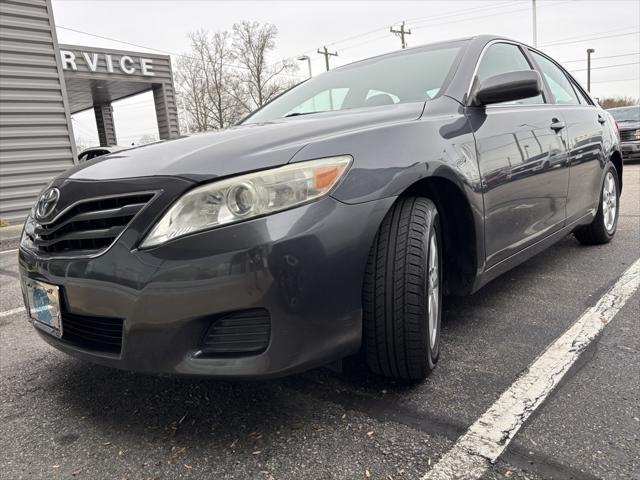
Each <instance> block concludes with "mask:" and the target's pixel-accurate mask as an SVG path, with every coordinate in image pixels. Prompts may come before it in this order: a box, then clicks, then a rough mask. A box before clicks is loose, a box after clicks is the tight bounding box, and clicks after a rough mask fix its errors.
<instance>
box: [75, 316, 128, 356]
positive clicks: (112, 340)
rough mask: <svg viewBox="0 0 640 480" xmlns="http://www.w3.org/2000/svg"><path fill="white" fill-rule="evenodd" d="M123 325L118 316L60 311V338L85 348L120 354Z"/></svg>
mask: <svg viewBox="0 0 640 480" xmlns="http://www.w3.org/2000/svg"><path fill="white" fill-rule="evenodd" d="M123 325H124V322H123V321H122V320H121V319H119V318H109V317H88V316H85V315H74V314H71V313H66V312H62V339H63V340H65V341H66V342H68V343H70V344H72V345H75V346H78V347H81V348H84V349H86V350H94V351H98V352H104V353H114V354H120V350H121V349H122V329H123Z"/></svg>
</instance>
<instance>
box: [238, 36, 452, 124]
mask: <svg viewBox="0 0 640 480" xmlns="http://www.w3.org/2000/svg"><path fill="white" fill-rule="evenodd" d="M461 45H462V43H456V44H453V45H452V44H449V45H447V46H442V45H441V46H433V47H429V48H428V49H420V50H415V51H405V52H402V53H400V54H395V55H383V56H381V57H376V58H372V59H369V60H363V61H361V62H356V63H354V64H351V65H346V66H344V67H340V68H336V69H335V70H331V71H329V72H326V73H323V74H321V75H318V76H317V77H313V78H311V79H309V80H307V81H306V82H304V83H301V84H300V85H298V86H296V87H294V88H292V89H291V90H289V91H288V92H286V93H284V94H283V95H281V96H280V97H278V98H276V99H275V100H273V101H272V102H271V103H269V104H267V105H265V106H264V107H263V108H262V109H261V110H259V111H257V112H256V113H254V114H253V115H251V116H250V117H249V118H248V119H247V120H246V121H245V123H256V122H268V121H272V120H276V119H279V118H282V117H285V116H287V115H291V114H301V113H312V112H319V111H326V110H344V109H348V108H362V107H376V106H381V105H391V104H395V103H410V102H424V101H425V100H429V99H430V98H433V97H434V96H436V95H437V94H438V93H439V92H440V90H441V88H442V86H443V85H444V81H445V79H446V78H447V75H448V74H449V71H450V70H451V67H452V65H453V64H454V61H455V59H456V56H457V55H458V52H459V51H460V47H461Z"/></svg>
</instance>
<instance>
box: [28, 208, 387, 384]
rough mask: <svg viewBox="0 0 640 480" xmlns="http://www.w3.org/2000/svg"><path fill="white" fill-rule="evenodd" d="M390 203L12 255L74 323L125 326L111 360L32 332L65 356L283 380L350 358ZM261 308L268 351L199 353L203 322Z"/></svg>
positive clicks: (295, 212)
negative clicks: (155, 241) (94, 249)
mask: <svg viewBox="0 0 640 480" xmlns="http://www.w3.org/2000/svg"><path fill="white" fill-rule="evenodd" d="M393 200H394V199H392V198H389V199H384V200H379V201H375V202H368V203H362V204H357V205H346V204H343V203H341V202H339V201H337V200H335V199H333V198H331V197H327V198H325V199H323V200H321V201H318V202H316V203H312V204H309V205H306V206H302V207H299V208H295V209H292V210H288V211H284V212H280V213H277V214H274V215H270V216H267V217H263V218H258V219H253V220H250V221H247V222H244V223H240V224H235V225H229V226H226V227H221V228H217V229H214V230H210V231H207V232H201V233H198V234H194V235H191V236H188V237H184V238H181V239H177V240H174V241H172V242H170V243H168V244H165V245H163V246H159V247H156V248H153V249H149V250H137V249H136V248H132V246H131V245H130V244H128V243H127V241H126V240H123V239H126V238H127V236H126V235H123V239H120V240H118V241H117V242H116V243H115V244H114V245H113V246H112V247H111V248H109V249H108V250H107V251H106V252H105V253H103V254H102V255H100V256H98V257H95V258H77V259H54V258H49V259H43V258H39V257H38V256H37V255H36V254H34V253H32V252H30V251H28V250H25V249H22V248H21V249H20V254H19V256H20V271H21V274H22V275H23V276H26V277H29V278H32V279H35V280H40V281H44V282H47V283H50V284H54V285H58V286H60V287H61V292H62V294H61V295H62V298H63V307H64V309H65V310H66V311H68V312H69V313H70V314H72V315H74V316H80V317H81V316H88V317H110V318H119V319H123V320H124V325H123V335H122V347H121V351H120V353H119V354H107V353H101V352H98V351H92V350H91V349H86V348H82V347H80V346H78V345H74V344H72V343H69V342H67V341H65V340H64V339H62V340H59V339H57V338H55V337H53V336H51V335H49V334H47V333H44V332H41V331H40V330H39V329H36V330H38V332H39V333H40V334H41V336H42V337H43V338H44V339H45V340H46V341H47V342H48V343H50V344H51V345H53V346H54V347H56V348H58V349H60V350H62V351H64V352H67V353H69V354H71V355H74V356H77V357H80V358H83V359H86V360H90V361H92V362H95V363H99V364H102V365H106V366H111V367H117V368H121V369H126V370H132V371H139V372H148V373H161V374H174V375H189V376H206V377H237V378H258V377H271V376H279V375H285V374H289V373H293V372H297V371H301V370H305V369H308V368H312V367H314V366H319V365H322V364H325V363H328V362H330V361H333V360H336V359H339V358H342V357H344V356H347V355H349V354H352V353H354V352H356V351H357V350H358V349H359V347H360V342H361V330H362V328H361V322H362V321H361V317H362V311H361V290H362V280H363V276H364V271H365V266H366V261H367V256H368V253H369V249H370V246H371V244H372V242H373V238H374V236H375V234H376V231H377V229H378V226H379V224H380V222H381V221H382V218H383V217H384V215H385V213H386V212H387V210H388V208H389V207H390V206H391V204H392V203H393ZM256 308H259V309H266V310H268V312H269V314H270V316H271V336H270V341H269V344H268V346H267V348H266V350H265V351H263V352H261V353H258V354H250V355H231V356H229V355H226V356H225V355H220V356H218V357H216V356H206V357H203V356H202V355H201V348H202V347H201V341H202V337H203V335H204V333H205V332H206V331H207V329H208V328H209V326H210V324H211V322H212V318H215V317H216V315H219V314H223V313H226V312H234V311H241V310H245V309H256Z"/></svg>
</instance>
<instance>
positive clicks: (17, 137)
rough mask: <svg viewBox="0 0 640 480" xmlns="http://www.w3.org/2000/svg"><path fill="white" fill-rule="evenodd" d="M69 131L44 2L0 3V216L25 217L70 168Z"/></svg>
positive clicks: (73, 154)
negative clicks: (45, 189) (44, 191)
mask: <svg viewBox="0 0 640 480" xmlns="http://www.w3.org/2000/svg"><path fill="white" fill-rule="evenodd" d="M75 158H76V152H75V143H74V141H73V129H72V126H71V118H70V116H69V108H68V105H67V98H66V92H65V85H64V79H63V72H62V64H61V61H60V56H59V53H58V49H57V38H56V34H55V25H54V21H53V12H52V10H51V3H50V1H49V0H2V2H1V3H0V218H1V219H2V220H5V221H9V222H17V221H19V220H22V219H24V217H25V216H26V215H27V213H28V212H29V210H30V208H31V206H32V205H33V203H34V202H35V200H36V197H37V195H38V193H39V192H40V190H41V189H42V188H43V187H44V186H45V185H46V184H47V183H48V182H49V181H50V180H51V178H53V177H54V176H55V175H56V174H58V173H60V172H62V171H64V170H66V169H67V168H69V167H71V166H73V164H74V159H75Z"/></svg>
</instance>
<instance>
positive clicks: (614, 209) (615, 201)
mask: <svg viewBox="0 0 640 480" xmlns="http://www.w3.org/2000/svg"><path fill="white" fill-rule="evenodd" d="M619 212H620V185H619V182H618V172H617V170H616V167H615V166H614V165H613V163H611V162H609V164H608V165H607V169H606V172H605V174H604V181H603V182H602V187H601V188H600V201H599V204H598V213H596V216H595V218H594V219H593V222H591V223H590V224H589V225H585V226H583V227H579V228H578V229H576V231H575V232H573V234H574V235H575V237H576V238H577V239H578V241H579V242H580V243H582V244H583V245H600V244H603V243H609V242H610V241H611V239H612V238H613V236H614V235H615V234H616V229H617V228H618V214H619Z"/></svg>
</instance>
